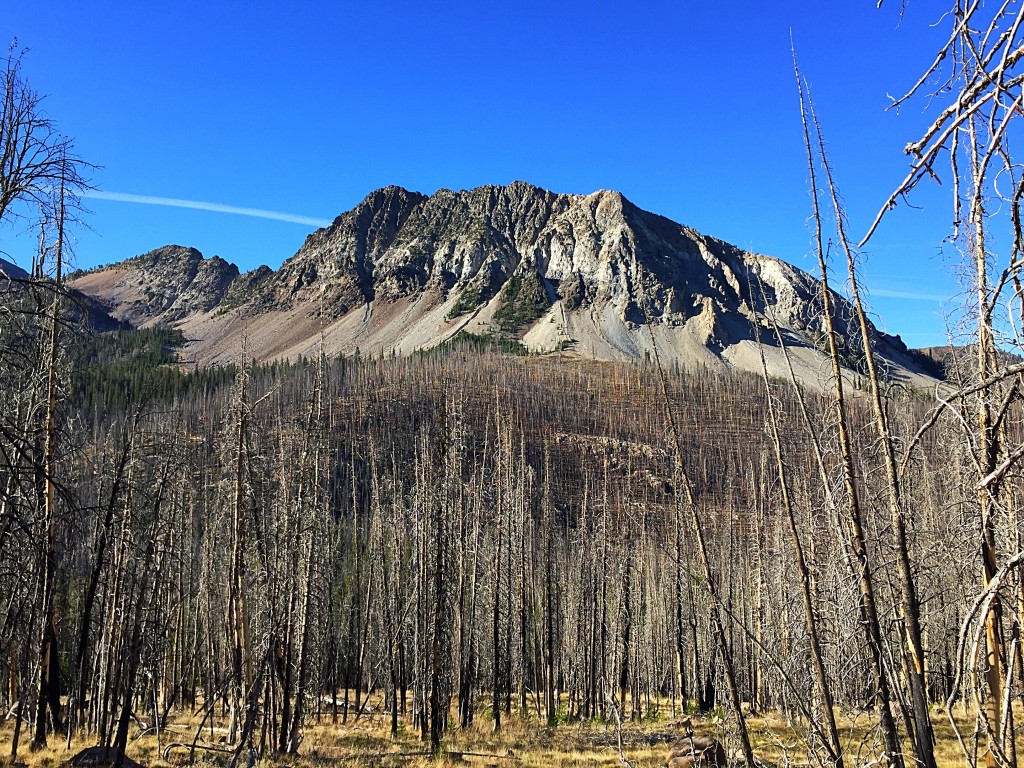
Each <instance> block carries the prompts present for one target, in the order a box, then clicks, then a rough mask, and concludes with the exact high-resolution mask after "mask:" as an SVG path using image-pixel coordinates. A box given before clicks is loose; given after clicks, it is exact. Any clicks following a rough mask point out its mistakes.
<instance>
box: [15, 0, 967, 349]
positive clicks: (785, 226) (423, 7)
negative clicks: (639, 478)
mask: <svg viewBox="0 0 1024 768" xmlns="http://www.w3.org/2000/svg"><path fill="white" fill-rule="evenodd" d="M899 6H900V3H899V2H896V0H890V2H887V3H886V4H885V6H883V8H882V9H880V10H879V9H876V7H875V1H874V0H793V1H792V2H767V1H765V2H760V1H757V0H734V1H733V2H729V3H708V2H706V1H705V2H691V0H675V1H673V2H668V1H664V2H661V1H659V2H652V3H636V4H625V3H611V2H605V1H604V0H591V1H590V2H585V3H584V2H575V1H573V2H555V1H553V0H549V1H548V2H533V1H532V0H531V1H528V2H519V3H488V2H479V1H478V2H474V3H470V2H432V1H431V0H419V1H418V2H406V1H405V0H402V1H398V0H393V1H389V0H381V1H378V2H365V3H358V4H356V3H352V2H347V1H343V2H327V1H326V0H324V1H323V2H302V1H301V0H295V1H294V2H290V3H283V2H266V1H264V0H254V1H253V2H247V3H231V2H218V1H217V0H207V1H206V2H191V1H190V0H185V1H182V2H173V3H123V2H118V3H114V2H90V1H89V0H76V2H73V3H68V2H66V1H65V0H60V1H57V0H31V1H29V0H24V1H21V0H0V39H2V40H3V41H5V42H7V41H9V40H11V39H12V38H15V37H17V39H18V41H19V45H21V46H24V47H27V48H28V49H29V51H28V53H27V54H26V56H25V59H24V71H25V74H26V76H27V77H28V78H29V80H30V82H31V83H32V85H33V86H34V88H36V89H37V90H38V91H40V92H43V93H45V94H48V97H47V100H46V109H47V112H48V114H49V115H50V116H51V117H52V118H54V119H55V120H56V121H57V122H58V123H59V125H60V127H61V128H62V130H63V131H64V132H66V133H67V134H68V135H70V136H72V137H74V139H75V142H76V146H77V148H78V151H79V153H80V154H81V156H82V157H83V158H85V159H87V160H89V161H91V162H93V163H95V164H97V165H99V166H102V168H101V169H99V170H97V171H96V172H95V173H94V174H93V183H94V185H95V186H96V187H97V190H98V191H99V192H100V193H101V194H102V195H103V197H101V198H94V199H91V200H89V201H88V206H89V209H90V211H91V213H90V214H89V215H88V216H87V217H86V224H87V225H88V229H85V228H82V229H80V230H79V231H78V233H77V236H78V244H77V246H76V251H77V263H78V266H81V267H90V266H94V265H96V264H101V263H109V262H113V261H119V260H121V259H124V258H128V257H130V256H133V255H136V254H138V253H143V252H145V251H148V250H151V249H153V248H156V247H159V246H161V245H164V244H167V243H179V244H182V245H191V246H194V247H196V248H199V249H200V250H201V251H203V253H204V254H206V255H208V256H209V255H213V254H218V255H220V256H222V257H224V258H225V259H228V260H229V261H233V262H235V263H237V264H238V265H239V266H240V267H241V268H242V269H251V268H253V267H256V266H258V265H259V264H263V263H265V264H268V265H270V266H272V267H275V268H276V267H277V266H279V265H280V263H281V262H282V261H283V260H284V259H286V258H288V257H289V256H291V255H292V254H293V253H294V252H295V251H296V250H297V249H298V248H299V246H300V245H301V244H302V241H303V239H304V238H305V236H306V235H307V234H309V232H311V231H313V229H315V227H316V223H315V222H319V221H329V220H330V219H332V218H334V217H335V216H336V215H337V214H339V213H341V212H343V211H345V210H348V209H350V208H351V207H352V206H354V205H355V204H356V203H357V202H358V201H359V200H361V199H362V198H363V197H364V196H365V195H366V194H368V193H369V192H370V191H371V190H373V189H376V188H379V187H382V186H385V185H388V184H398V185H401V186H404V187H407V188H409V189H413V190H418V191H421V192H425V193H431V192H433V191H435V190H436V189H438V188H442V187H444V188H451V189H467V188H471V187H475V186H479V185H481V184H503V183H508V182H511V181H513V180H516V179H522V180H525V181H528V182H531V183H534V184H537V185H539V186H543V187H546V188H548V189H551V190H553V191H556V192H572V193H588V192H592V191H594V190H597V189H617V190H619V191H621V192H623V193H624V194H625V195H626V196H627V197H628V198H629V199H631V200H632V201H633V202H634V203H636V204H637V205H639V206H641V207H643V208H646V209H648V210H651V211H654V212H656V213H660V214H663V215H665V216H668V217H670V218H672V219H674V220H676V221H679V222H681V223H684V224H686V225H688V226H692V227H694V228H696V229H698V230H700V231H702V232H705V233H707V234H710V235H714V236H716V237H719V238H722V239H724V240H727V241H730V242H733V243H735V244H736V245H738V246H740V247H743V248H747V249H750V250H754V251H758V252H761V253H767V254H771V255H773V256H778V257H780V258H783V259H786V260H787V261H790V262H792V263H794V264H796V265H797V266H799V267H802V268H804V269H806V270H808V271H811V272H814V271H815V269H814V258H813V251H812V244H811V231H810V229H809V228H808V226H807V217H808V215H809V213H810V198H809V194H808V183H809V182H808V174H807V170H806V167H805V161H804V157H803V147H802V138H801V133H800V122H799V112H798V102H797V96H796V88H795V85H794V77H793V72H792V63H791V59H790V33H791V32H792V35H793V39H794V40H795V43H796V46H797V52H798V55H799V56H800V62H801V67H802V68H803V71H804V74H805V76H806V77H807V78H808V80H809V81H810V83H811V88H812V95H813V97H814V98H815V101H816V105H817V108H818V111H819V114H820V117H821V119H822V122H823V127H824V130H825V132H826V134H827V136H828V138H829V149H830V151H831V154H832V159H833V162H834V166H835V170H836V173H837V176H838V180H839V183H840V185H841V188H842V191H843V195H844V199H845V202H846V205H847V208H848V212H849V214H850V218H851V224H852V229H853V230H854V232H855V233H856V234H858V235H859V234H861V233H863V232H864V231H865V230H866V229H867V226H868V224H869V223H870V220H871V219H872V218H873V217H874V214H875V212H876V211H877V209H878V208H879V206H880V205H881V204H882V202H883V201H884V200H885V199H886V197H887V196H888V194H889V192H890V191H891V189H892V188H893V187H894V186H895V185H896V184H897V183H898V182H899V181H900V180H901V179H902V177H903V175H904V172H905V169H906V160H905V158H904V156H903V154H902V147H903V146H904V145H905V144H906V143H907V142H908V141H910V140H911V139H915V138H917V136H918V134H919V133H920V132H921V129H922V127H923V126H924V125H925V124H926V123H927V122H928V117H929V113H927V112H925V111H924V107H925V105H924V104H922V103H915V104H913V105H911V106H910V107H908V108H905V109H903V110H902V111H901V112H900V113H899V114H896V113H893V112H886V111H885V107H886V106H887V104H888V103H889V99H888V94H893V95H896V94H901V93H902V92H903V90H905V89H906V88H907V87H908V86H909V85H911V84H912V83H913V82H914V81H915V80H916V79H917V77H918V76H919V74H920V73H921V72H922V71H923V69H924V68H925V67H926V66H927V65H928V63H930V61H931V58H932V57H933V56H934V54H935V52H936V51H937V50H938V48H939V47H940V46H941V43H942V42H944V34H945V28H944V27H943V26H942V25H941V24H940V25H938V26H932V25H933V24H935V22H938V21H939V18H938V10H937V7H936V6H935V4H934V3H927V2H924V0H911V1H910V2H909V3H908V4H907V8H906V11H905V14H904V16H903V17H902V18H901V16H900V7H899ZM948 193H949V189H948V186H947V187H938V188H936V187H928V188H925V187H923V186H922V188H921V191H920V192H918V193H917V194H916V195H915V197H914V198H913V202H914V204H915V206H917V208H914V209H911V208H908V207H904V208H902V209H900V210H898V211H896V212H895V213H894V214H893V215H891V217H890V218H889V219H887V221H886V222H885V223H884V224H883V226H882V228H881V229H880V230H879V232H878V234H877V235H876V238H875V239H874V240H873V241H872V243H871V244H870V246H869V247H868V248H867V249H866V250H867V255H866V257H865V263H864V276H865V279H866V283H867V286H868V288H869V291H870V293H871V304H872V308H873V309H874V311H875V312H876V314H877V315H878V316H879V322H880V324H881V325H882V327H883V328H885V329H886V330H888V331H889V332H892V333H900V334H901V335H902V336H903V337H904V339H905V340H906V341H907V342H908V343H909V344H910V345H912V346H923V345H928V344H939V343H944V341H945V339H946V333H945V329H944V324H943V314H942V313H943V308H944V306H946V307H947V308H948V307H951V306H953V305H954V304H955V302H956V299H955V296H956V294H957V293H958V292H959V291H960V290H961V286H960V285H959V284H958V282H957V279H956V278H955V276H954V272H955V269H954V267H955V261H956V258H957V257H956V254H955V252H953V251H952V249H951V248H950V247H949V246H947V247H946V248H945V249H943V248H942V240H943V238H944V236H945V235H946V234H947V231H948V222H949V220H950V208H951V203H950V201H949V199H948ZM125 196H145V197H149V198H164V199H177V200H185V201H193V202H195V201H198V202H209V203H215V204H217V205H218V206H219V207H220V209H219V210H201V209H198V208H195V207H192V208H179V207H168V206H166V205H153V204H141V203H137V202H127V201H126V198H125ZM225 209H227V210H225ZM231 209H245V210H247V211H248V212H249V213H250V214H251V213H252V212H253V211H255V212H257V213H259V212H264V213H265V212H272V213H279V214H285V215H286V218H288V217H290V219H292V220H282V219H281V218H276V219H273V218H263V217H257V216H254V215H243V214H242V213H238V212H232V211H231ZM295 219H297V220H295ZM31 248H32V243H31V242H30V241H29V239H27V238H24V237H22V238H18V237H17V230H16V229H11V228H6V229H3V230H0V249H4V250H6V251H8V252H9V253H10V254H11V255H13V256H14V257H15V260H17V261H22V262H23V261H24V259H25V257H26V255H27V254H28V253H29V252H30V249H31ZM946 300H949V301H946ZM944 301H946V303H945V305H944Z"/></svg>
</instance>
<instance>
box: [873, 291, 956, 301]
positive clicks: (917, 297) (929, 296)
mask: <svg viewBox="0 0 1024 768" xmlns="http://www.w3.org/2000/svg"><path fill="white" fill-rule="evenodd" d="M869 294H870V295H871V296H879V297H881V298H883V299H908V300H910V301H937V302H939V303H942V302H944V301H949V296H939V295H938V294H935V293H916V292H914V291H887V290H885V289H884V288H881V289H879V288H872V289H871V290H870V291H869Z"/></svg>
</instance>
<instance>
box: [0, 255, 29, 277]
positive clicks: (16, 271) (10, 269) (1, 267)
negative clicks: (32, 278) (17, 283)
mask: <svg viewBox="0 0 1024 768" xmlns="http://www.w3.org/2000/svg"><path fill="white" fill-rule="evenodd" d="M6 277H9V278H12V279H14V280H26V279H28V272H26V271H25V270H24V269H22V268H21V267H19V266H18V265H17V264H15V263H13V262H10V261H7V259H4V258H2V257H0V280H3V279H4V278H6Z"/></svg>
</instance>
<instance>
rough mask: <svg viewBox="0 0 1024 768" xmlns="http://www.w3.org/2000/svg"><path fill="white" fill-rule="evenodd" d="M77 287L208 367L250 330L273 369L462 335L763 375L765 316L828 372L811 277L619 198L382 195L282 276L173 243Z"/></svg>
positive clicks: (309, 244)
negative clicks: (316, 355) (309, 357)
mask: <svg viewBox="0 0 1024 768" xmlns="http://www.w3.org/2000/svg"><path fill="white" fill-rule="evenodd" d="M76 287H78V288H79V289H80V290H83V291H85V292H89V291H90V290H91V291H92V292H93V294H94V295H96V296H98V297H100V298H102V300H104V301H107V302H109V304H110V306H111V307H112V311H113V312H114V314H115V316H117V317H119V318H123V319H127V320H130V321H131V322H133V323H137V324H139V323H142V324H145V323H153V322H163V323H170V324H178V325H182V324H185V323H187V325H188V328H189V331H190V332H192V333H194V334H195V337H196V356H197V357H199V358H203V354H207V357H208V358H209V359H220V358H226V357H231V356H232V354H233V353H234V352H235V351H236V350H237V347H233V342H231V341H230V334H232V333H239V332H241V331H239V330H238V329H239V328H241V327H245V328H247V329H248V331H247V335H248V338H249V340H250V341H249V347H250V349H251V350H253V351H255V352H256V354H258V355H263V356H281V355H285V356H287V355H289V354H298V353H303V354H305V353H308V352H309V348H310V345H311V344H312V343H313V341H312V340H313V339H314V338H315V339H319V337H320V331H321V329H323V331H324V333H325V340H327V341H328V342H329V343H330V344H331V345H332V348H334V349H336V350H337V351H341V352H345V351H351V350H353V349H355V348H357V347H358V348H360V349H361V350H363V351H373V350H378V351H381V352H390V351H392V350H395V351H403V352H411V351H413V350H414V349H418V348H424V347H430V346H433V345H435V344H438V343H440V342H442V341H444V340H445V339H448V338H451V337H452V336H454V335H455V334H457V333H459V332H463V331H465V332H470V333H475V334H479V335H495V334H497V335H503V336H506V337H513V338H515V339H517V340H520V341H521V342H522V343H523V344H525V345H526V346H528V347H529V348H531V349H533V350H536V351H541V352H543V351H551V350H566V349H569V350H573V351H575V352H576V353H577V354H581V355H585V356H588V357H594V358H598V359H630V358H640V357H643V356H644V355H645V354H649V353H650V352H651V351H652V350H653V349H654V346H655V345H658V347H659V350H658V351H659V354H660V355H661V356H662V357H663V358H664V359H669V360H671V359H676V360H679V361H682V362H685V363H690V364H701V365H722V364H725V365H732V366H736V367H741V368H750V369H756V368H759V366H760V363H759V356H758V355H757V352H756V349H757V347H756V343H755V339H756V338H757V337H758V336H761V337H762V338H767V339H768V341H769V343H773V339H774V334H773V333H770V332H768V331H767V330H766V329H767V328H768V319H769V318H771V319H772V320H773V321H774V322H775V323H777V324H778V325H779V326H780V328H782V329H783V331H784V333H785V334H786V337H787V338H788V339H789V342H790V343H791V344H792V345H793V348H794V349H796V350H797V353H796V354H797V357H800V356H802V357H803V359H804V364H805V366H806V368H807V370H808V371H811V370H814V371H817V370H818V369H819V368H820V365H819V364H820V352H819V351H818V349H816V345H818V344H820V337H821V332H822V324H821V318H820V302H819V296H820V289H821V286H820V284H819V283H818V281H816V280H815V279H814V278H812V277H811V276H810V275H808V274H806V273H805V272H802V271H801V270H799V269H797V268H796V267H793V266H791V265H789V264H786V263H785V262H783V261H780V260H778V259H775V258H772V257H769V256H762V255H758V254H751V253H747V252H745V251H742V250H740V249H739V248H736V247H735V246H732V245H730V244H728V243H725V242H723V241H721V240H718V239H716V238H714V237H709V236H707V235H703V234H701V233H699V232H696V231H695V230H693V229H690V228H688V227H685V226H683V225H680V224H678V223H676V222H673V221H671V220H670V219H667V218H665V217H664V216H659V215H657V214H653V213H650V212H647V211H644V210H642V209H640V208H638V207H637V206H635V205H634V204H633V203H631V202H630V201H629V200H627V199H626V198H625V197H624V196H623V195H622V194H621V193H619V192H616V191H613V190H599V191H597V192H593V193H591V194H588V195H569V194H556V193H554V192H550V191H548V190H545V189H542V188H540V187H536V186H534V185H531V184H528V183H526V182H522V181H516V182H513V183H511V184H508V185H505V186H493V185H492V186H483V187H477V188H475V189H470V190H461V191H454V190H448V189H441V190H438V191H437V192H435V193H434V194H433V195H424V194H420V193H418V192H410V191H409V190H406V189H403V188H401V187H397V186H389V187H384V188H383V189H379V190H376V191H374V192H371V193H370V194H369V195H367V196H366V198H364V199H363V200H362V201H361V202H360V203H359V204H357V205H356V206H355V207H354V208H353V209H352V210H350V211H348V212H346V213H343V214H341V215H340V216H338V217H337V218H336V219H335V220H334V221H333V222H332V223H331V225H330V226H329V227H326V228H324V229H321V230H318V231H317V232H314V233H313V234H311V235H310V236H309V237H308V238H306V241H305V243H304V244H303V245H302V247H301V248H300V249H299V250H298V252H297V253H296V254H295V255H294V256H292V257H291V258H289V259H288V260H287V261H285V262H284V264H283V265H282V266H281V268H280V269H279V270H278V271H277V272H272V271H270V270H269V269H266V268H261V269H259V270H254V271H253V272H251V273H249V274H247V275H243V276H240V275H239V274H238V270H237V268H235V267H233V266H232V265H228V264H226V263H225V262H223V261H222V260H220V259H218V258H216V257H214V258H213V259H204V258H203V257H202V254H200V253H199V252H198V251H195V250H194V249H189V248H182V247H180V246H166V247H165V248H161V249H158V250H156V251H152V252H150V253H148V254H144V255H143V256H140V257H137V258H135V259H131V260H129V261H127V262H124V263H123V264H121V265H115V266H114V267H111V268H108V269H106V270H101V271H100V273H96V274H90V275H86V276H84V277H83V278H80V279H79V280H78V281H77V284H76ZM834 298H835V301H836V304H837V306H838V307H839V308H840V310H841V311H840V314H841V315H842V314H843V313H844V312H845V311H848V305H847V304H846V303H845V302H844V301H843V300H842V298H841V297H839V296H835V297H834ZM204 318H205V319H204ZM232 318H234V319H235V320H237V321H239V322H234V320H232ZM325 324H326V325H325ZM840 325H841V327H842V322H840ZM261 328H262V329H263V331H260V329H261ZM260 332H262V333H264V334H265V336H266V338H265V340H264V342H262V343H261V342H259V341H258V340H257V339H256V335H257V334H258V333H260ZM853 335H855V334H852V333H851V337H852V336H853ZM878 339H879V340H880V341H882V342H884V344H883V346H885V345H887V346H885V349H884V350H883V356H884V355H885V354H888V355H889V357H890V359H891V360H892V362H893V365H894V366H896V367H901V368H905V369H906V368H908V366H909V367H912V362H911V361H910V360H908V359H907V358H906V356H905V354H904V353H905V351H906V350H905V347H902V345H901V344H898V343H896V342H895V340H889V337H884V336H883V335H879V336H878ZM887 340H888V341H887ZM204 345H205V346H204ZM203 349H207V350H208V352H207V353H204V352H203ZM261 349H262V352H261V351H260V350H261ZM854 356H855V355H854V353H853V352H851V359H853V357H854ZM773 365H775V367H776V368H777V369H778V370H777V371H776V372H777V373H779V374H780V375H784V371H783V366H782V364H781V363H773Z"/></svg>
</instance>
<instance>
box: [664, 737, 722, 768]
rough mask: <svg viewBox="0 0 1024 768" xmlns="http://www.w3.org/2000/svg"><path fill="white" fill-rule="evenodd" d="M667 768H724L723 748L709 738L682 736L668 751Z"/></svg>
mask: <svg viewBox="0 0 1024 768" xmlns="http://www.w3.org/2000/svg"><path fill="white" fill-rule="evenodd" d="M665 765H667V766H668V768H725V766H726V765H728V762H727V760H726V757H725V748H724V747H723V746H722V745H721V744H719V743H718V742H717V741H715V740H714V739H712V738H711V737H710V736H692V735H691V736H683V738H681V739H679V740H678V741H677V742H675V744H673V745H672V748H671V749H670V750H669V753H668V758H667V759H666V760H665Z"/></svg>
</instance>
